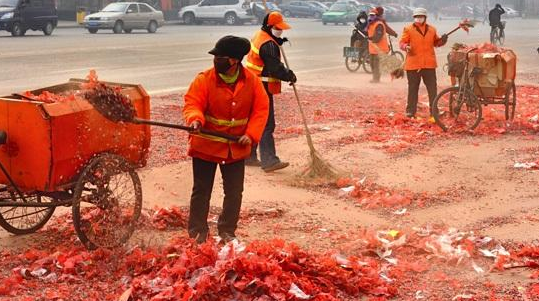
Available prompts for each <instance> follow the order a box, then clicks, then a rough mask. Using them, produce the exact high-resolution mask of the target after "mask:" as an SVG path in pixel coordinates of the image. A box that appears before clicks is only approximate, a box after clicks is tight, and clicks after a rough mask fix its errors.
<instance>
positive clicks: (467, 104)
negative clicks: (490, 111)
mask: <svg viewBox="0 0 539 301" xmlns="http://www.w3.org/2000/svg"><path fill="white" fill-rule="evenodd" d="M432 115H433V117H434V120H435V121H436V124H438V125H439V126H440V127H441V128H442V130H444V131H452V132H461V131H471V130H474V129H475V128H476V127H477V126H478V125H479V122H481V117H482V115H483V111H482V108H481V104H480V103H479V100H478V99H477V97H476V96H475V94H473V93H472V92H471V91H470V90H468V89H461V88H460V87H451V88H447V89H445V90H443V91H442V92H440V94H438V96H436V99H435V100H434V103H433V107H432Z"/></svg>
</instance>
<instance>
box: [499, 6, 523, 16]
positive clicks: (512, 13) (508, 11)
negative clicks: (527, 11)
mask: <svg viewBox="0 0 539 301" xmlns="http://www.w3.org/2000/svg"><path fill="white" fill-rule="evenodd" d="M503 9H504V10H505V16H507V18H516V17H518V16H519V15H520V13H519V12H518V11H517V10H514V9H512V8H510V7H504V8H503Z"/></svg>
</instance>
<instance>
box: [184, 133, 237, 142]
mask: <svg viewBox="0 0 539 301" xmlns="http://www.w3.org/2000/svg"><path fill="white" fill-rule="evenodd" d="M193 136H198V137H200V138H204V139H208V140H211V141H215V142H221V143H226V144H229V143H230V141H229V140H228V139H225V138H221V137H215V136H210V135H205V134H200V133H199V134H194V135H193Z"/></svg>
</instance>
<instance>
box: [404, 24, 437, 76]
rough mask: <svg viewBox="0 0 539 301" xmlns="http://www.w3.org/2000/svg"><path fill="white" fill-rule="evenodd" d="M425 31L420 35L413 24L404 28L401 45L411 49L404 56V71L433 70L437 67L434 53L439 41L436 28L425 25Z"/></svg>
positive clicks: (419, 31) (417, 28)
mask: <svg viewBox="0 0 539 301" xmlns="http://www.w3.org/2000/svg"><path fill="white" fill-rule="evenodd" d="M425 29H426V32H425V33H422V32H421V30H420V29H419V27H417V26H416V25H415V24H411V25H409V26H406V27H405V28H404V32H403V35H402V39H401V43H406V44H408V45H410V48H411V51H410V52H409V53H408V54H407V55H406V61H405V63H404V69H405V70H419V69H435V68H436V67H438V64H437V63H436V53H435V51H434V47H435V46H436V43H438V40H439V37H438V34H437V33H436V28H434V27H432V26H430V25H426V27H425Z"/></svg>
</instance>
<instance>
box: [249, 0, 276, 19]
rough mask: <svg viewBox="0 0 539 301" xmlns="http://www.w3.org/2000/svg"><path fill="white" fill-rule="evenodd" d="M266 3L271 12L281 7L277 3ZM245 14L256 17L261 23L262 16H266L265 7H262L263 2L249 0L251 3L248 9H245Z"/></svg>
mask: <svg viewBox="0 0 539 301" xmlns="http://www.w3.org/2000/svg"><path fill="white" fill-rule="evenodd" d="M266 5H267V7H268V9H269V10H270V11H272V12H274V11H276V12H281V9H280V8H279V6H277V4H275V3H273V2H269V1H268V2H266ZM247 14H251V15H254V16H255V17H256V19H257V20H258V23H260V24H262V22H263V20H264V17H266V14H267V13H266V8H265V7H264V4H263V3H262V2H251V5H250V7H249V10H248V11H247Z"/></svg>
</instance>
